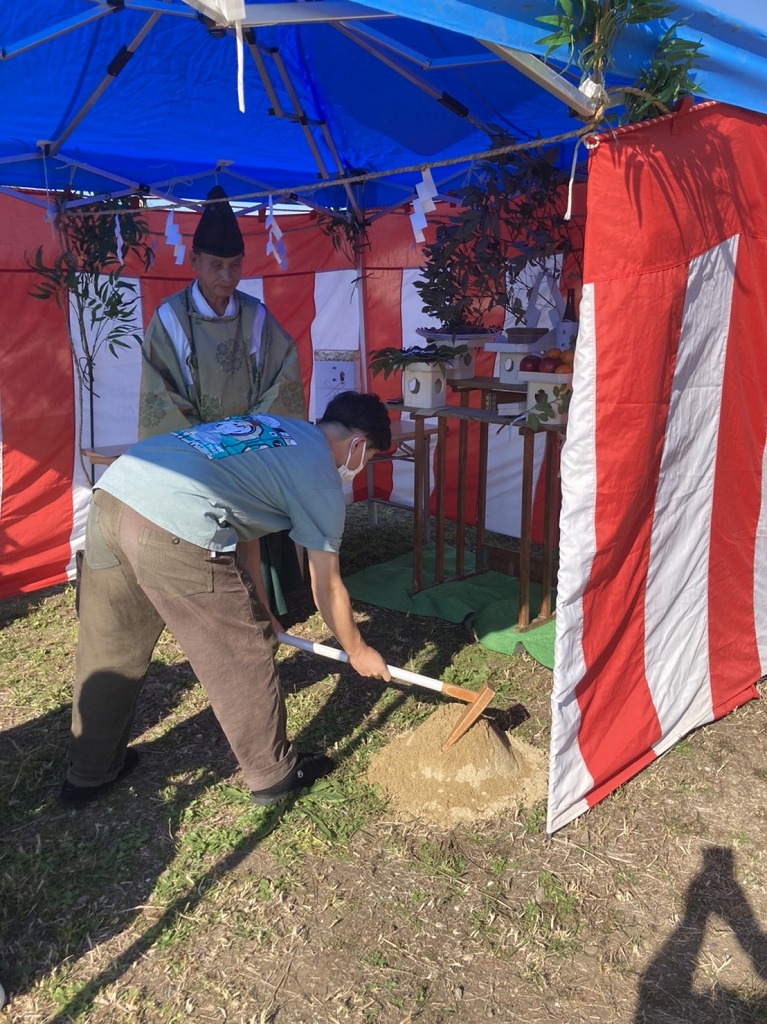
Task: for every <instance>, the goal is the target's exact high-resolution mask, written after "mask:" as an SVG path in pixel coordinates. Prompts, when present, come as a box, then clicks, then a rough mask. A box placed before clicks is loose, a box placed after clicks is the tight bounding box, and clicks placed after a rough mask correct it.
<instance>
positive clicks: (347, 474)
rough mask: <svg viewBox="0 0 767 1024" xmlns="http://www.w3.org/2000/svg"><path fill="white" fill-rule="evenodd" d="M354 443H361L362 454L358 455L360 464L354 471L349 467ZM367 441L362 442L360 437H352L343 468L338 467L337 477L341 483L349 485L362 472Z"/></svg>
mask: <svg viewBox="0 0 767 1024" xmlns="http://www.w3.org/2000/svg"><path fill="white" fill-rule="evenodd" d="M355 441H362V453H361V455H360V464H359V466H357V468H356V469H351V468H350V467H349V459H350V458H351V457H352V448H353V447H354V442H355ZM367 445H368V443H367V441H363V440H362V438H361V437H353V438H352V443H351V444H350V445H349V454H348V455H347V456H346V462H345V463H344V464H343V466H339V467H338V475H339V476H340V477H341V481H342V483H345V484H347V483H351V482H352V480H353V479H354V478H355V476H356V475H357V474H358V473H359V472H360V471H361V470H362V468H363V467H364V465H365V451H366V449H367Z"/></svg>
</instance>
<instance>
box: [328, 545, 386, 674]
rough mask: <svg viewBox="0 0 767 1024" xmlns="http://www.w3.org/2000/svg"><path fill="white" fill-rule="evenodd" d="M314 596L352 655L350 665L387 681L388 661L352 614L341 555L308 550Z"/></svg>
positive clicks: (345, 648)
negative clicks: (341, 567)
mask: <svg viewBox="0 0 767 1024" xmlns="http://www.w3.org/2000/svg"><path fill="white" fill-rule="evenodd" d="M308 556H309V573H310V576H311V581H312V594H313V595H314V601H315V603H316V605H317V608H318V610H319V613H320V615H321V616H322V618H323V619H324V620H325V622H326V624H327V625H328V627H329V628H330V630H331V631H332V632H333V634H334V636H335V637H336V639H337V640H338V642H339V643H340V644H341V646H342V647H343V649H344V650H345V651H346V653H347V654H348V655H349V664H350V665H351V666H352V668H353V669H354V670H355V672H359V674H360V675H361V676H372V677H374V678H375V679H384V680H386V681H387V682H388V681H389V680H390V679H391V674H390V673H389V670H388V668H387V667H386V662H385V661H384V659H383V658H382V657H381V655H380V654H379V653H378V651H376V650H374V648H372V647H370V646H368V644H366V643H365V641H364V640H363V639H362V636H361V634H360V631H359V629H357V623H356V622H355V621H354V615H353V613H352V603H351V600H350V598H349V591H348V590H347V589H346V587H345V586H344V584H343V581H342V579H341V572H340V570H339V566H338V555H336V554H333V553H332V552H330V551H311V550H310V551H309V552H308Z"/></svg>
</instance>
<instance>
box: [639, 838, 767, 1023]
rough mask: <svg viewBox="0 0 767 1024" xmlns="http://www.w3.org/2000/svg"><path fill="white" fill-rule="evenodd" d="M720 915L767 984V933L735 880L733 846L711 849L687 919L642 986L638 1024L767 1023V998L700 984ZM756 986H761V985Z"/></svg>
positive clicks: (690, 894) (688, 899)
mask: <svg viewBox="0 0 767 1024" xmlns="http://www.w3.org/2000/svg"><path fill="white" fill-rule="evenodd" d="M714 916H716V917H717V918H718V919H719V920H720V921H723V922H724V923H725V924H726V925H728V926H729V927H730V929H731V930H732V933H733V935H734V936H735V938H736V939H737V941H738V944H739V945H740V947H741V949H742V950H743V952H744V953H745V954H746V956H747V957H748V959H749V960H750V962H751V966H752V968H753V970H754V973H755V975H756V976H757V978H758V979H759V980H760V981H761V982H765V981H767V933H766V932H764V931H762V929H761V927H760V925H759V922H758V920H757V919H756V916H755V914H754V912H753V910H752V909H751V906H750V904H749V902H748V897H747V896H746V893H745V891H744V889H743V887H742V886H741V885H740V883H739V882H738V881H737V880H736V878H735V857H734V854H733V851H732V849H731V848H729V847H724V846H709V847H707V848H706V849H705V850H704V851H703V863H702V865H701V868H700V871H698V873H697V874H696V875H695V876H694V878H693V879H692V881H691V882H690V885H689V886H688V888H687V892H686V893H685V898H684V911H683V914H682V919H681V921H680V922H679V924H678V925H677V926H676V928H675V929H674V931H673V932H672V933H671V935H670V936H669V937H668V938H667V939H666V941H665V942H664V943H663V945H662V946H661V948H660V950H659V951H658V953H657V955H656V956H655V957H654V959H653V960H652V962H651V963H650V965H649V967H648V968H647V969H646V970H645V971H644V973H643V974H642V976H641V978H640V981H639V994H638V1000H637V1007H636V1013H635V1016H634V1024H754V1022H756V1021H767V996H764V995H762V994H759V995H757V994H754V995H746V994H744V993H742V992H738V991H736V990H734V989H731V988H727V987H726V986H722V985H719V984H718V983H717V984H715V985H712V986H711V987H710V990H709V991H704V990H703V987H702V985H701V982H700V981H698V983H697V984H696V981H695V972H696V969H697V967H698V965H699V963H700V957H701V953H702V951H703V948H704V944H705V940H706V932H707V926H708V923H709V921H710V919H711V918H712V917H714ZM755 987H756V986H755Z"/></svg>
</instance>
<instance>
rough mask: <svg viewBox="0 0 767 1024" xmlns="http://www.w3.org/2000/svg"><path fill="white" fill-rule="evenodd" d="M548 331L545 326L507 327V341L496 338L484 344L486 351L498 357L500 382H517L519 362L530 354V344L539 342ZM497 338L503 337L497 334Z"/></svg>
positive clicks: (518, 380) (518, 381)
mask: <svg viewBox="0 0 767 1024" xmlns="http://www.w3.org/2000/svg"><path fill="white" fill-rule="evenodd" d="M548 333H549V331H548V330H547V329H546V328H545V327H509V328H507V330H506V331H505V334H506V337H507V339H508V340H507V341H501V340H496V341H493V342H491V343H490V344H489V345H485V351H486V352H495V353H497V355H498V356H499V359H498V380H499V381H500V383H501V384H519V383H520V378H519V364H520V363H521V362H522V360H523V359H524V358H525V356H528V355H530V352H531V346H533V345H534V344H536V342H540V340H541V339H542V338H543V337H545V335H547V334H548ZM498 338H499V339H501V338H503V334H499V335H498Z"/></svg>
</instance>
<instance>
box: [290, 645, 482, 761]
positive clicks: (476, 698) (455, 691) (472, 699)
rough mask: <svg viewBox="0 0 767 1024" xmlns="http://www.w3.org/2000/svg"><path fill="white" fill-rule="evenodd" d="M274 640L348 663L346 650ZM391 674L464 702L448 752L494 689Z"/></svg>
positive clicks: (413, 674)
mask: <svg viewBox="0 0 767 1024" xmlns="http://www.w3.org/2000/svg"><path fill="white" fill-rule="evenodd" d="M277 639H278V640H279V641H280V643H283V644H289V645H290V646H291V647H297V648H298V649H299V650H300V651H308V652H309V653H310V654H321V655H322V656H323V657H324V658H330V659H331V660H332V661H343V662H348V661H349V657H348V655H347V654H346V651H339V650H337V649H336V648H335V647H327V646H326V645H325V644H317V643H314V642H313V641H312V640H304V639H302V638H301V637H298V636H291V634H290V633H278V634H277ZM386 667H387V668H388V669H389V672H390V673H391V677H392V679H398V680H399V681H400V682H401V683H413V684H415V685H416V686H424V687H426V689H427V690H436V691H437V692H438V693H444V694H445V695H446V696H447V697H452V698H453V699H454V700H462V701H465V702H466V704H467V705H468V706H467V707H466V709H465V710H464V712H463V714H462V715H461V717H460V718H459V719H458V721H457V722H456V723H455V725H454V726H453V728H452V729H451V730H450V734H449V735H448V737H447V739H446V740H445V742H444V743H443V744H442V749H443V750H447V749H448V747H452V746H453V744H454V743H457V742H458V740H459V739H461V737H462V736H464V735H465V734H466V733H467V732H468V731H469V729H470V728H471V727H472V725H474V723H475V722H476V720H477V719H478V718H479V716H480V715H481V714H482V712H483V711H484V710H485V708H486V707H487V705H488V704H489V703H490V701H491V700H492V699H493V697H494V696H495V690H494V689H493V687H492V686H490V684H489V683H483V684H482V686H480V688H479V689H478V690H466V689H464V688H463V687H462V686H453V685H452V684H451V683H443V682H441V681H440V680H439V679H430V678H429V677H428V676H421V675H419V674H418V673H417V672H410V671H409V670H408V669H406V668H397V667H396V665H387V666H386Z"/></svg>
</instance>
